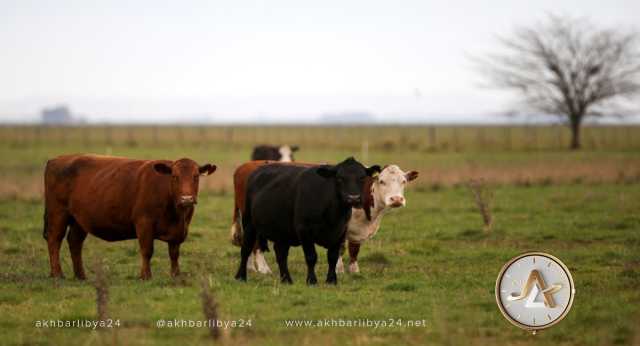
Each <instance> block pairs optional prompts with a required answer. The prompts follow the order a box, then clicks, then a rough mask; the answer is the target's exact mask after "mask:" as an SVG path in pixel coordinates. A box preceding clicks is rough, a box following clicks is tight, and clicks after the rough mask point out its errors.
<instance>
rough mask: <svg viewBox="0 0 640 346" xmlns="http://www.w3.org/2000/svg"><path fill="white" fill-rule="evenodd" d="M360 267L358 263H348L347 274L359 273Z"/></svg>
mask: <svg viewBox="0 0 640 346" xmlns="http://www.w3.org/2000/svg"><path fill="white" fill-rule="evenodd" d="M359 272H360V267H359V266H358V261H354V262H351V263H349V273H359Z"/></svg>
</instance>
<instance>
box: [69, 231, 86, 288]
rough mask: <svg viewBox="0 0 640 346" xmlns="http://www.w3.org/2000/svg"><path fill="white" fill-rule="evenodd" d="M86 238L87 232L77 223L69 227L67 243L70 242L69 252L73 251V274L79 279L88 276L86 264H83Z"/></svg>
mask: <svg viewBox="0 0 640 346" xmlns="http://www.w3.org/2000/svg"><path fill="white" fill-rule="evenodd" d="M86 238H87V232H85V231H84V230H83V229H82V227H80V225H78V224H77V223H74V224H72V225H71V226H70V227H69V234H68V235H67V243H69V252H71V261H72V262H73V274H74V275H75V276H76V279H79V280H84V279H86V278H87V277H86V275H85V274H84V266H83V265H82V244H83V243H84V240H85V239H86Z"/></svg>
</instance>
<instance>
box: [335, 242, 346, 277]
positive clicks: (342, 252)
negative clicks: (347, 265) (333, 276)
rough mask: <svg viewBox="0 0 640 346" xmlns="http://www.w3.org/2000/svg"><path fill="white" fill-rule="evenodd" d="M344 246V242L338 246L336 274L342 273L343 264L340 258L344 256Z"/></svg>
mask: <svg viewBox="0 0 640 346" xmlns="http://www.w3.org/2000/svg"><path fill="white" fill-rule="evenodd" d="M344 251H345V245H344V242H342V244H340V255H339V256H338V262H337V263H336V273H344V263H343V262H342V257H343V256H344Z"/></svg>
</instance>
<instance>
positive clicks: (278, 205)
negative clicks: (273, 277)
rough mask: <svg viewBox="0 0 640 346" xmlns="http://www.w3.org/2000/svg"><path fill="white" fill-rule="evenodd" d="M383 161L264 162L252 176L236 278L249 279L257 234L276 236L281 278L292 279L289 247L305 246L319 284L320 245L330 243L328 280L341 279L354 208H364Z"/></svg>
mask: <svg viewBox="0 0 640 346" xmlns="http://www.w3.org/2000/svg"><path fill="white" fill-rule="evenodd" d="M379 171H380V167H379V166H377V165H376V166H372V167H369V168H366V167H364V166H363V165H362V164H361V163H359V162H358V161H356V160H355V159H353V158H348V159H346V160H345V161H343V162H341V163H339V164H337V165H335V166H330V165H321V166H315V167H301V166H295V165H285V164H269V165H263V166H261V167H259V168H258V169H256V170H255V171H254V172H253V173H251V175H250V176H249V180H248V181H247V190H246V201H245V212H244V214H243V215H242V226H243V231H244V232H243V237H242V250H241V260H240V267H239V268H238V272H237V274H236V279H238V280H242V281H246V279H247V261H248V259H249V255H250V254H251V251H252V250H253V248H254V245H255V243H256V239H260V241H261V242H266V241H267V240H271V241H273V243H274V245H273V247H274V250H275V253H276V259H277V261H278V267H279V269H280V280H281V281H282V282H283V283H291V282H292V280H291V275H290V274H289V269H288V266H287V258H288V255H289V248H290V247H291V246H300V245H302V248H303V251H304V256H305V261H306V263H307V284H309V285H313V284H316V283H317V278H316V275H315V265H316V262H317V258H318V256H317V254H316V250H315V245H314V244H318V245H320V246H323V247H325V248H327V260H328V262H329V270H328V272H327V279H326V282H327V283H329V284H337V282H338V280H337V275H336V270H335V269H336V264H337V261H338V257H339V252H340V246H341V245H342V243H343V242H344V240H345V235H346V226H347V222H348V221H349V219H350V218H351V210H352V208H354V207H355V208H361V207H362V203H363V197H362V191H363V186H364V183H365V179H366V178H367V177H371V176H372V175H373V174H374V173H375V172H379Z"/></svg>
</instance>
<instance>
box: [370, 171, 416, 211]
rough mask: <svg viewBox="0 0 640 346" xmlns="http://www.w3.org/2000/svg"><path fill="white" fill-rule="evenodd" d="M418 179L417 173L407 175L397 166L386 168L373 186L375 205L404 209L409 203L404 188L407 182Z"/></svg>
mask: <svg viewBox="0 0 640 346" xmlns="http://www.w3.org/2000/svg"><path fill="white" fill-rule="evenodd" d="M417 177H418V172H416V171H410V172H407V173H405V172H403V171H402V170H401V169H400V167H398V166H396V165H390V166H387V167H385V168H384V169H383V170H382V172H380V174H379V175H378V177H377V179H376V181H375V183H374V186H373V198H374V200H375V203H382V204H383V206H384V207H390V208H398V207H404V206H405V205H406V203H407V201H406V199H405V198H404V187H405V186H406V185H407V182H409V181H411V180H413V179H415V178H417Z"/></svg>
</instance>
